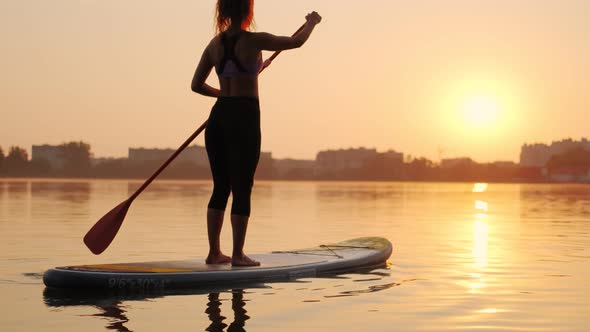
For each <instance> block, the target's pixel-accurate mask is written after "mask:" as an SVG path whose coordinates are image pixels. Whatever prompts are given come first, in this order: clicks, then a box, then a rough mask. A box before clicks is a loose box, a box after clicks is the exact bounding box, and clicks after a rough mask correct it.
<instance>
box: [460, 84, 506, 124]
mask: <svg viewBox="0 0 590 332" xmlns="http://www.w3.org/2000/svg"><path fill="white" fill-rule="evenodd" d="M500 111H501V106H500V103H499V101H498V100H497V98H495V97H494V96H492V95H491V94H489V93H482V92H479V93H474V94H472V95H469V96H466V97H465V100H464V101H463V105H461V113H462V117H463V119H464V122H465V124H466V125H469V126H472V127H490V126H493V125H495V124H496V122H497V121H498V116H499V115H500Z"/></svg>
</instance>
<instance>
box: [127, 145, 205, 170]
mask: <svg viewBox="0 0 590 332" xmlns="http://www.w3.org/2000/svg"><path fill="white" fill-rule="evenodd" d="M175 151H176V150H173V149H145V148H129V152H128V158H129V162H130V163H145V162H154V161H158V162H160V161H161V162H163V161H165V160H167V159H168V158H170V156H172V154H174V152H175ZM177 162H192V163H194V164H196V165H198V166H208V165H209V159H208V157H207V151H206V150H205V147H204V146H198V145H193V146H189V147H187V148H186V149H185V150H184V151H183V152H182V153H181V154H180V155H179V156H178V159H177Z"/></svg>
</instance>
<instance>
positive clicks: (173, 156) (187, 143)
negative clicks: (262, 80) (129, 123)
mask: <svg viewBox="0 0 590 332" xmlns="http://www.w3.org/2000/svg"><path fill="white" fill-rule="evenodd" d="M304 27H305V24H303V25H302V26H301V27H300V28H299V29H297V31H295V33H294V34H293V36H295V35H296V34H298V33H299V31H301V30H303V28H304ZM279 54H281V51H276V52H274V53H273V54H272V55H271V56H270V58H268V60H267V61H269V62H272V61H273V60H274V59H275V58H276V57H277V56H278V55H279ZM267 67H268V66H267ZM264 69H266V67H262V69H261V70H260V72H261V73H262V71H263V70H264ZM207 122H208V120H205V122H203V124H202V125H201V126H200V127H199V128H198V129H197V130H196V131H195V132H194V133H193V134H192V135H191V136H190V137H189V138H187V140H186V141H185V142H184V143H182V145H181V146H180V147H179V148H178V150H176V151H175V152H174V153H173V154H172V155H171V156H170V158H168V160H166V162H165V163H164V164H162V166H160V168H158V170H157V171H156V172H155V173H154V174H152V176H150V178H149V179H147V180H146V181H145V182H144V183H143V184H142V185H141V187H139V189H137V191H135V193H133V195H131V197H129V200H128V201H129V203H131V202H133V200H135V198H137V196H139V194H141V193H142V192H143V191H144V190H145V188H147V186H149V185H150V184H151V183H152V182H153V181H154V179H156V178H157V177H158V175H160V173H162V171H164V169H166V167H168V165H170V163H171V162H172V161H173V160H174V159H176V157H178V155H179V154H180V153H181V152H182V151H184V149H186V147H187V146H189V144H191V142H192V141H193V140H194V139H195V138H196V137H197V136H199V134H201V132H202V131H203V130H205V128H207Z"/></svg>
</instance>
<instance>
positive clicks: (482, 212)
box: [468, 183, 489, 293]
mask: <svg viewBox="0 0 590 332" xmlns="http://www.w3.org/2000/svg"><path fill="white" fill-rule="evenodd" d="M487 188H488V184H487V183H475V184H474V185H473V190H472V191H473V192H474V193H484V192H485V191H486V190H487ZM474 209H475V213H474V215H473V249H472V255H473V259H474V261H473V264H474V265H475V267H476V269H477V270H476V272H473V273H470V276H471V277H472V278H473V280H472V281H470V282H469V283H468V288H469V292H470V293H477V292H479V291H480V290H481V289H482V288H484V287H485V286H486V284H485V281H484V280H485V279H484V274H483V272H484V271H483V270H484V269H485V268H486V266H487V265H488V237H489V224H488V210H489V205H488V203H487V202H486V201H483V200H481V199H476V200H475V202H474Z"/></svg>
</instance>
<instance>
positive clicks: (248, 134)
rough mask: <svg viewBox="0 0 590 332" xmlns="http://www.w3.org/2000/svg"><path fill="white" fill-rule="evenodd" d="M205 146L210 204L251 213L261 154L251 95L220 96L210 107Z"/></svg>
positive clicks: (257, 108) (255, 101) (257, 116)
mask: <svg viewBox="0 0 590 332" xmlns="http://www.w3.org/2000/svg"><path fill="white" fill-rule="evenodd" d="M205 146H206V148H207V155H208V156H209V164H210V165H211V173H212V175H213V194H212V195H211V200H209V208H211V209H217V210H225V207H226V206H227V200H228V198H229V194H230V191H231V193H232V196H233V201H232V208H231V213H232V214H237V215H241V216H250V194H251V193H252V185H253V184H254V173H255V172H256V166H257V165H258V159H259V158H260V106H259V104H258V99H256V98H251V97H220V98H218V99H217V102H216V103H215V105H214V106H213V109H212V110H211V114H210V115H209V122H208V124H207V129H206V130H205Z"/></svg>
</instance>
